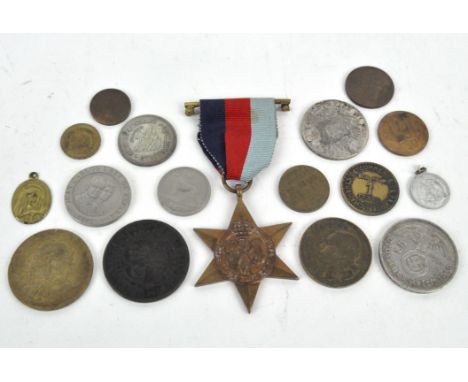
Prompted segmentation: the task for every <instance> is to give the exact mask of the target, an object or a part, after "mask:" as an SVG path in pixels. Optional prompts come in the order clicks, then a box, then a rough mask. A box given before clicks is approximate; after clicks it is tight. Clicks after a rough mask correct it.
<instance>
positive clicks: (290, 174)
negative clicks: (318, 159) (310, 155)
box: [279, 165, 330, 212]
mask: <svg viewBox="0 0 468 382" xmlns="http://www.w3.org/2000/svg"><path fill="white" fill-rule="evenodd" d="M279 194H280V197H281V199H282V200H283V202H284V203H285V204H286V205H287V206H288V207H289V208H291V209H292V210H294V211H298V212H312V211H316V210H318V209H319V208H320V207H322V206H323V205H324V204H325V202H326V201H327V199H328V196H329V195H330V186H329V185H328V181H327V178H325V176H324V175H323V174H322V173H321V172H320V171H319V170H317V169H316V168H313V167H310V166H304V165H300V166H294V167H291V168H289V169H288V170H286V172H285V173H284V174H283V175H282V176H281V179H280V182H279Z"/></svg>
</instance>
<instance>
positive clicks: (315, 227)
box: [300, 218, 372, 288]
mask: <svg viewBox="0 0 468 382" xmlns="http://www.w3.org/2000/svg"><path fill="white" fill-rule="evenodd" d="M300 257H301V263H302V266H303V267H304V269H305V271H306V272H307V274H308V275H309V276H310V277H311V278H312V279H314V280H315V281H317V282H318V283H320V284H322V285H325V286H328V287H333V288H339V287H346V286H349V285H351V284H354V283H355V282H357V281H359V280H360V279H361V278H362V277H363V276H364V275H365V274H366V272H367V270H368V269H369V266H370V263H371V259H372V250H371V246H370V243H369V240H368V239H367V237H366V235H365V234H364V232H362V231H361V229H360V228H359V227H358V226H356V225H354V224H353V223H351V222H349V221H347V220H343V219H338V218H327V219H322V220H319V221H317V222H315V223H314V224H312V225H311V226H310V227H309V228H307V230H306V231H305V232H304V235H302V239H301V244H300Z"/></svg>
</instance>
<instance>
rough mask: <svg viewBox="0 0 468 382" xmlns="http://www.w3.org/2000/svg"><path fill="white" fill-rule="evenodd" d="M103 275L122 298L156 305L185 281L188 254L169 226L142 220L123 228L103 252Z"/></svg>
mask: <svg viewBox="0 0 468 382" xmlns="http://www.w3.org/2000/svg"><path fill="white" fill-rule="evenodd" d="M103 265H104V274H105V276H106V279H107V281H108V282H109V284H110V285H111V287H112V288H113V289H114V290H115V291H116V292H117V293H118V294H120V295H121V296H122V297H125V298H126V299H128V300H131V301H136V302H153V301H158V300H161V299H163V298H165V297H167V296H169V295H170V294H172V293H173V292H174V291H175V290H176V289H177V288H178V287H179V286H180V284H181V283H182V281H183V280H184V279H185V276H186V274H187V271H188V267H189V251H188V247H187V244H186V243H185V240H184V238H183V237H182V236H181V235H180V233H179V232H178V231H177V230H175V229H174V228H173V227H171V226H170V225H168V224H166V223H163V222H160V221H157V220H140V221H136V222H133V223H130V224H128V225H126V226H125V227H123V228H121V229H120V230H119V231H117V233H116V234H115V235H114V236H113V237H112V238H111V240H110V241H109V244H108V245H107V247H106V250H105V252H104V260H103Z"/></svg>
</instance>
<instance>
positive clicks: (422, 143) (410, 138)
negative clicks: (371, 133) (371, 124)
mask: <svg viewBox="0 0 468 382" xmlns="http://www.w3.org/2000/svg"><path fill="white" fill-rule="evenodd" d="M378 134H379V139H380V142H381V143H382V145H383V146H384V147H385V148H386V149H387V150H388V151H391V152H392V153H394V154H397V155H403V156H410V155H415V154H417V153H419V152H420V151H421V150H422V149H424V147H426V144H427V141H428V139H429V132H428V131H427V127H426V124H425V123H424V122H423V121H422V120H421V118H419V117H418V116H417V115H414V114H412V113H408V112H407V111H394V112H392V113H389V114H387V115H386V116H385V117H383V119H382V120H381V121H380V123H379V129H378Z"/></svg>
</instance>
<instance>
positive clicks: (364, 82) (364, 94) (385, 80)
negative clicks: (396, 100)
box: [345, 66, 395, 109]
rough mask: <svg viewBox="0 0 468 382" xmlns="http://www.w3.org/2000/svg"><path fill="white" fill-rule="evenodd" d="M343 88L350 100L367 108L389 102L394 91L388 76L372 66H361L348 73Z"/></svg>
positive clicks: (373, 107)
mask: <svg viewBox="0 0 468 382" xmlns="http://www.w3.org/2000/svg"><path fill="white" fill-rule="evenodd" d="M345 89H346V94H347V95H348V97H349V98H350V99H351V101H353V102H354V103H356V104H357V105H359V106H363V107H367V108H369V109H375V108H378V107H382V106H384V105H386V104H387V103H389V102H390V100H391V99H392V97H393V93H394V91H395V87H394V85H393V81H392V79H391V78H390V76H389V75H388V74H387V73H385V72H384V71H383V70H382V69H379V68H375V67H373V66H361V67H360V68H356V69H354V70H353V71H352V72H351V73H349V74H348V77H347V78H346V83H345Z"/></svg>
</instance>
